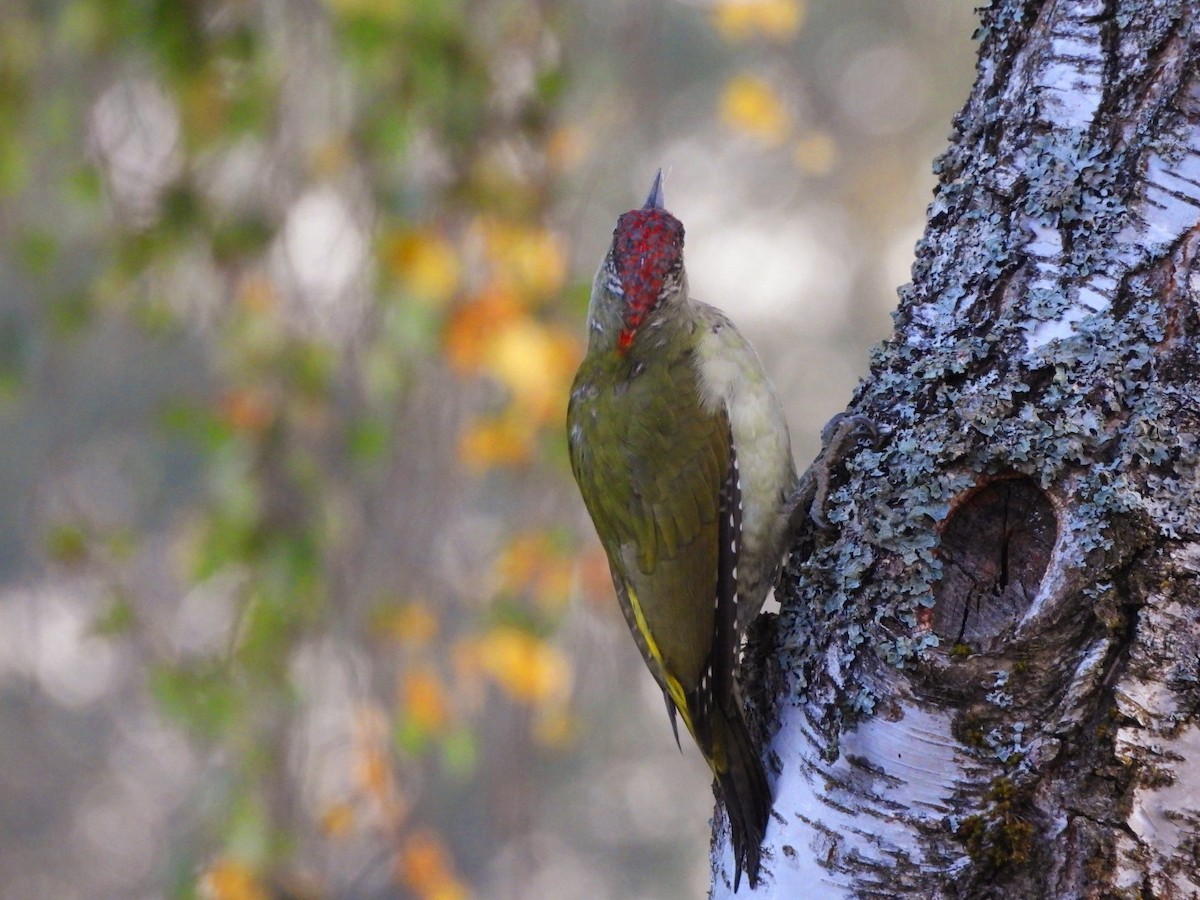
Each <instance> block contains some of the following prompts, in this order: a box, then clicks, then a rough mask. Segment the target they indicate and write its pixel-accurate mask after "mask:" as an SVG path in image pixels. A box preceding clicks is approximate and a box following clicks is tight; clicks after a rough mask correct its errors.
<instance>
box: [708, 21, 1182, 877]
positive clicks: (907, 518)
mask: <svg viewBox="0 0 1200 900" xmlns="http://www.w3.org/2000/svg"><path fill="white" fill-rule="evenodd" d="M980 39H981V42H980V56H979V64H978V74H977V79H976V83H975V85H974V88H973V90H972V92H971V95H970V98H969V99H968V101H967V103H966V105H965V106H964V108H963V110H962V112H961V113H960V114H959V116H958V117H957V119H956V121H955V133H954V135H953V137H952V142H951V146H950V147H949V149H948V150H947V152H946V153H945V154H944V155H943V156H942V157H941V159H940V160H938V162H937V163H936V171H937V173H938V175H939V184H938V187H937V189H936V193H935V198H934V200H933V203H932V204H931V205H930V207H929V210H928V225H927V230H926V233H925V236H924V237H923V239H922V240H921V241H920V243H919V244H918V246H917V251H916V261H915V264H914V266H913V271H912V282H911V283H910V284H909V285H907V286H905V287H904V288H903V289H902V290H901V291H900V305H899V308H898V311H897V312H896V315H895V322H896V326H895V331H894V333H893V335H892V336H891V338H890V339H889V340H888V341H887V342H886V343H885V344H884V345H882V346H881V347H880V348H879V349H878V350H877V351H876V354H875V356H874V358H873V361H872V366H871V371H870V375H869V376H868V378H867V379H866V380H865V381H864V382H863V383H862V384H861V385H860V387H859V389H858V391H857V392H856V395H855V397H854V398H853V401H852V403H851V404H850V407H849V408H850V411H852V412H854V413H858V414H863V415H866V416H869V417H870V418H872V419H873V420H875V421H876V422H878V423H879V424H880V426H881V428H882V429H883V432H884V433H883V434H882V436H881V437H880V439H879V440H878V441H876V443H875V445H874V446H867V445H866V444H865V443H864V444H863V445H861V446H860V447H859V448H857V449H856V450H855V451H854V452H852V453H851V454H850V455H849V456H847V458H846V459H845V461H844V464H843V465H842V466H841V467H840V468H839V470H838V472H837V477H836V479H835V482H834V488H835V489H834V491H833V493H832V494H831V496H830V501H829V505H828V508H827V510H826V515H827V517H828V519H829V520H830V522H831V523H832V525H833V530H830V531H821V530H818V529H816V528H815V526H813V527H812V530H811V531H810V532H809V533H807V534H803V535H800V536H799V537H798V539H797V542H796V545H795V546H794V548H793V552H792V555H791V558H790V561H789V563H788V566H787V569H786V573H785V576H784V579H783V583H782V584H781V586H780V588H779V590H778V592H777V593H778V594H779V596H780V600H781V604H782V609H781V613H780V615H779V617H778V619H777V620H772V619H762V620H760V622H759V623H757V625H756V629H755V632H754V634H753V635H752V639H751V642H750V645H749V648H748V653H747V656H748V661H747V665H746V669H747V679H746V680H747V694H748V695H749V696H750V698H751V702H752V705H755V706H756V707H757V709H758V711H759V713H760V714H761V720H762V723H763V734H764V737H765V738H766V739H767V740H768V743H769V751H768V752H769V756H770V760H769V765H768V768H769V769H774V773H773V778H774V791H775V808H774V813H773V819H772V822H771V825H770V826H769V828H768V832H767V842H766V854H767V855H766V860H765V863H764V878H763V882H762V883H761V884H760V887H759V889H758V891H757V892H756V895H758V896H773V897H789V898H851V897H854V898H860V897H871V898H905V897H919V898H1011V897H1038V898H1090V897H1097V898H1099V897H1105V898H1107V897H1129V898H1135V897H1136V898H1196V897H1200V581H1198V579H1200V493H1198V492H1197V486H1198V485H1200V481H1198V466H1200V437H1198V435H1200V347H1198V345H1197V333H1198V332H1200V317H1198V315H1197V306H1196V301H1197V298H1198V296H1200V261H1198V251H1200V27H1198V26H1197V12H1196V10H1195V9H1194V8H1193V5H1192V4H1190V3H1188V2H1185V0H1162V2H1133V0H997V2H996V3H994V4H993V6H992V7H991V8H990V9H988V10H987V11H985V12H984V14H983V22H982V26H981V29H980ZM750 893H751V891H750V890H749V888H748V885H747V884H746V881H745V879H743V881H742V885H741V890H740V891H739V895H746V894H750ZM731 894H732V857H731V855H730V852H729V849H728V844H727V841H724V840H718V841H717V843H716V844H715V849H714V875H713V896H715V897H726V896H730V895H731Z"/></svg>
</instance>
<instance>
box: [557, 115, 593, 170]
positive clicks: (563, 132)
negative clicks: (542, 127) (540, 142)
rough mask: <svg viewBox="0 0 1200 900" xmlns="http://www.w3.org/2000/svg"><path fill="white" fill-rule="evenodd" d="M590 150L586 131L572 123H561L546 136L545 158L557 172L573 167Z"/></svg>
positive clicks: (584, 157) (583, 158)
mask: <svg viewBox="0 0 1200 900" xmlns="http://www.w3.org/2000/svg"><path fill="white" fill-rule="evenodd" d="M590 150H591V141H590V140H589V139H588V135H587V133H586V132H585V131H584V130H583V129H582V128H579V127H577V126H574V125H562V126H559V127H558V128H556V129H554V130H553V131H552V132H550V136H549V137H548V138H546V159H547V160H548V161H549V163H550V165H551V166H552V167H553V168H554V169H555V170H556V171H559V172H563V171H566V170H569V169H574V168H575V167H576V166H578V165H579V164H580V163H581V162H583V161H584V160H585V159H586V158H587V156H588V152H589V151H590Z"/></svg>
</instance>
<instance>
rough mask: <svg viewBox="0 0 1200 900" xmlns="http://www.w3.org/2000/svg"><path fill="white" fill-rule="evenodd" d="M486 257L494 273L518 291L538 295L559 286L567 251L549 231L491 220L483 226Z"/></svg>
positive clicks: (554, 291) (564, 277)
mask: <svg viewBox="0 0 1200 900" xmlns="http://www.w3.org/2000/svg"><path fill="white" fill-rule="evenodd" d="M485 235H486V238H487V250H488V256H489V258H490V259H491V262H492V265H493V266H494V267H495V270H496V276H497V277H499V278H501V279H503V280H505V281H508V282H510V283H511V284H512V286H513V289H514V290H516V291H517V292H518V293H520V294H526V295H529V296H531V297H533V298H542V297H546V296H549V295H551V294H555V293H557V292H558V291H559V290H561V289H562V286H563V282H564V280H565V279H566V276H567V254H566V250H565V249H564V248H563V246H562V242H561V241H560V240H559V239H558V237H557V236H556V235H555V234H554V233H553V232H551V231H548V230H547V229H544V228H530V227H527V226H524V225H517V224H513V223H491V224H490V225H489V227H487V228H486V229H485Z"/></svg>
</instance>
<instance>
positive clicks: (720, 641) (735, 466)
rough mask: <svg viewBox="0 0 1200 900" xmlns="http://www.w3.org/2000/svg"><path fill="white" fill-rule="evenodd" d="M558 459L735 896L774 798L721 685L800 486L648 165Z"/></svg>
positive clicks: (783, 438)
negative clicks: (713, 817) (719, 838)
mask: <svg viewBox="0 0 1200 900" xmlns="http://www.w3.org/2000/svg"><path fill="white" fill-rule="evenodd" d="M567 432H568V441H569V444H570V450H571V467H572V470H573V471H574V473H575V479H576V480H577V481H578V482H579V490H580V492H581V493H582V494H583V500H584V503H585V505H586V506H587V509H588V512H589V513H590V514H591V517H592V521H593V522H594V523H595V525H596V531H597V533H598V534H599V536H600V542H601V544H602V545H603V546H604V551H605V553H606V554H607V555H608V562H609V567H610V569H611V571H612V579H613V584H614V586H615V587H616V593H617V598H618V599H619V601H620V604H621V610H622V612H624V614H625V620H626V621H627V622H628V623H629V629H630V631H631V632H633V638H634V640H635V641H636V642H637V645H638V648H639V649H640V650H641V652H642V657H643V658H644V659H645V661H646V665H647V666H648V667H649V669H650V672H651V674H653V675H654V678H655V680H656V681H657V682H658V684H659V686H660V687H661V688H662V690H663V694H664V695H665V697H666V700H667V709H668V711H669V713H670V717H671V726H672V728H673V729H675V738H676V740H677V741H678V739H679V731H678V726H677V724H676V716H678V717H679V718H682V719H683V722H684V725H685V726H687V730H688V731H689V732H691V735H692V737H693V738H695V741H696V744H697V745H698V746H699V748H700V752H701V753H703V754H704V758H705V759H706V760H707V761H708V765H709V767H710V768H711V769H712V772H713V775H714V776H715V779H716V782H717V785H718V787H719V793H720V795H721V797H722V799H723V800H724V805H725V809H726V812H727V814H728V816H729V822H730V830H731V833H732V838H733V849H734V860H735V867H736V868H735V875H734V889H735V890H736V889H737V885H738V882H739V881H740V879H741V873H742V870H743V869H744V870H745V871H746V873H747V875H748V877H749V879H750V884H751V886H752V887H753V886H754V885H756V884H757V881H758V870H759V854H760V845H761V843H762V838H763V832H764V830H765V829H766V826H767V817H768V814H769V812H770V808H771V795H770V788H769V787H768V785H767V778H766V773H765V772H764V770H763V766H762V761H761V759H760V756H759V750H758V747H757V746H756V742H755V741H754V740H753V739H752V738H751V736H750V733H749V731H748V730H747V728H746V723H745V720H744V718H743V715H742V705H741V700H740V697H739V693H738V687H737V683H736V680H735V674H734V671H735V668H736V666H737V662H738V656H739V648H740V643H741V637H742V632H743V630H744V628H745V626H746V625H747V624H748V622H749V621H750V619H751V618H753V617H754V615H756V614H757V612H758V610H759V609H760V608H761V606H762V603H763V600H764V598H765V597H766V594H767V592H768V591H769V590H770V588H771V585H772V584H773V583H774V580H775V576H776V574H777V572H778V569H779V566H780V562H781V558H782V555H783V550H784V543H785V539H786V534H787V531H788V522H787V520H788V513H789V509H790V507H789V500H790V499H791V498H792V496H793V493H794V492H795V490H796V487H797V477H796V470H795V466H794V464H793V462H792V451H791V445H790V441H789V438H788V430H787V423H786V422H785V421H784V417H783V410H782V408H781V406H780V403H779V399H778V398H777V397H776V395H775V391H774V389H773V388H772V387H771V384H770V382H769V381H768V379H767V376H766V373H765V372H764V371H763V367H762V363H761V362H759V359H758V355H757V354H756V353H755V352H754V349H753V348H752V347H751V346H750V344H749V343H748V342H747V341H746V339H745V338H744V337H742V335H741V334H740V333H739V332H738V330H737V329H736V328H735V327H734V326H733V323H732V322H730V321H729V319H728V318H726V316H725V315H724V314H723V313H722V312H721V311H720V310H718V309H715V308H714V307H712V306H708V305H707V304H705V303H701V302H699V301H697V300H694V299H692V298H691V297H690V296H689V293H688V283H687V275H686V274H685V272H684V268H683V225H682V224H681V223H680V222H679V220H678V219H676V218H675V217H674V216H672V215H671V214H670V213H669V212H667V211H666V209H665V208H664V207H663V192H662V172H661V171H660V172H659V173H658V176H657V177H656V178H655V180H654V185H653V187H652V188H651V190H650V196H649V198H648V199H647V200H646V203H645V205H644V206H643V207H642V208H641V209H634V210H630V211H629V212H627V213H625V214H624V215H623V216H621V217H620V218H619V219H618V220H617V227H616V229H615V230H614V231H613V239H612V245H611V246H610V248H609V250H608V253H607V254H606V255H605V257H604V261H603V262H602V263H601V264H600V269H599V271H598V272H597V273H596V279H595V282H594V284H593V287H592V297H591V305H590V307H589V310H588V348H587V355H586V356H585V357H584V360H583V362H582V364H581V365H580V367H579V372H578V373H577V374H576V376H575V383H574V385H573V387H572V389H571V401H570V406H569V408H568V412H567Z"/></svg>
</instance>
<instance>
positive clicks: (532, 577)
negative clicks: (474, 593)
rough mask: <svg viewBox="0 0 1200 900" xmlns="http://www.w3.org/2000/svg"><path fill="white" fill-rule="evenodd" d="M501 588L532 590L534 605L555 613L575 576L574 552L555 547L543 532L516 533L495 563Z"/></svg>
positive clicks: (516, 590)
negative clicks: (566, 551)
mask: <svg viewBox="0 0 1200 900" xmlns="http://www.w3.org/2000/svg"><path fill="white" fill-rule="evenodd" d="M499 575H500V584H501V590H505V591H508V592H510V593H514V594H519V593H526V592H529V593H532V594H533V597H534V599H535V600H536V601H537V603H538V605H539V606H541V607H542V608H543V609H545V610H547V611H548V612H556V611H558V609H560V608H561V607H562V605H563V604H564V603H565V602H566V599H567V596H568V594H569V593H570V590H571V582H572V581H573V580H574V576H575V560H574V554H571V555H570V556H568V555H567V554H566V553H563V552H561V551H560V550H558V549H556V548H555V546H554V543H553V541H551V539H550V536H549V535H547V534H545V533H544V532H530V533H528V534H521V535H518V536H517V537H516V538H514V539H513V541H512V542H511V543H510V544H509V545H508V547H507V548H506V549H505V551H504V553H503V555H502V556H501V557H500V562H499Z"/></svg>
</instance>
